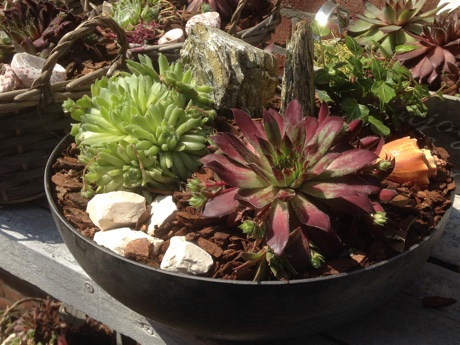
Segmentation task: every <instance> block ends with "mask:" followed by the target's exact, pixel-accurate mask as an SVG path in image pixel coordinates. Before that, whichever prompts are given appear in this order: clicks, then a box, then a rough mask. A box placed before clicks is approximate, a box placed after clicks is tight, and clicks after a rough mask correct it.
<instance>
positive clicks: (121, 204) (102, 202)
mask: <svg viewBox="0 0 460 345" xmlns="http://www.w3.org/2000/svg"><path fill="white" fill-rule="evenodd" d="M146 210H147V206H146V200H145V198H144V197H143V196H142V195H139V194H136V193H131V192H124V191H116V192H109V193H102V194H96V195H95V196H94V197H93V198H92V199H91V200H90V201H89V202H88V205H87V206H86V212H88V214H89V218H90V219H91V220H92V221H93V223H94V225H96V226H97V227H99V228H100V229H101V230H102V231H105V230H110V229H116V228H121V227H124V226H133V225H134V224H136V222H137V221H138V219H139V217H140V216H141V215H142V214H143V213H144V212H145V211H146Z"/></svg>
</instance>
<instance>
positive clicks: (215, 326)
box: [45, 137, 450, 340]
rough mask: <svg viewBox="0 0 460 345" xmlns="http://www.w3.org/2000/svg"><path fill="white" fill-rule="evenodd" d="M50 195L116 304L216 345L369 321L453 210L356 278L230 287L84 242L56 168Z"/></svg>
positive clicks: (56, 214)
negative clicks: (63, 200) (66, 207)
mask: <svg viewBox="0 0 460 345" xmlns="http://www.w3.org/2000/svg"><path fill="white" fill-rule="evenodd" d="M71 139H72V138H70V137H66V138H65V139H64V140H63V141H61V143H60V144H59V146H57V147H56V149H55V150H54V152H53V153H52V154H51V156H50V158H49V161H48V165H47V169H46V173H45V189H46V195H47V198H48V202H49V204H50V208H51V212H52V215H53V218H54V221H55V223H56V225H57V227H58V229H59V232H60V234H61V236H62V238H63V240H64V242H65V244H66V245H67V247H68V248H69V250H70V252H71V253H72V254H73V256H74V257H75V259H76V260H77V262H78V263H79V264H80V265H81V267H82V268H83V270H84V271H86V273H87V274H88V275H89V276H90V277H91V278H92V279H93V280H94V281H95V282H96V283H97V284H98V285H100V287H101V288H102V289H104V290H105V291H106V292H107V293H108V294H110V295H112V296H113V297H114V298H115V299H117V300H118V301H120V302H121V303H123V304H125V305H126V306H127V307H129V308H131V309H133V310H134V311H136V312H138V313H140V314H142V315H144V316H145V317H147V318H150V319H152V320H154V321H156V322H159V323H161V324H164V325H167V326H170V327H172V328H176V329H178V330H181V331H186V332H190V333H193V334H197V335H201V336H207V337H212V338H221V339H232V340H263V339H277V338H289V337H298V336H301V335H307V334H313V333H317V332H321V331H324V330H327V329H330V328H332V327H335V326H337V325H340V324H343V323H346V322H349V321H351V320H353V319H355V318H357V317H359V316H361V315H363V314H365V313H368V312H369V311H371V310H372V309H374V308H375V307H377V306H378V305H380V304H382V303H383V302H385V301H386V300H387V299H388V298H390V297H391V296H393V295H394V294H395V293H396V292H398V291H399V290H400V289H401V288H402V287H403V286H404V285H405V284H406V283H407V282H408V281H409V280H410V279H411V278H412V277H413V276H414V275H415V274H416V273H417V272H418V271H419V269H420V268H421V266H422V265H423V264H424V263H425V262H426V260H427V259H428V257H429V255H430V253H431V252H432V250H433V248H434V246H435V245H436V244H437V242H438V240H439V239H440V237H441V235H442V233H443V230H444V228H445V225H446V223H447V220H448V218H449V214H450V210H449V211H448V212H447V213H446V215H445V216H444V217H443V219H442V220H441V222H440V223H439V224H438V226H437V228H436V229H435V231H434V232H433V233H432V234H431V235H430V236H428V237H426V238H425V239H423V241H422V242H421V243H420V244H418V245H414V246H413V247H411V248H410V250H408V251H406V252H405V253H403V254H401V255H398V256H397V257H395V258H392V259H390V260H388V261H384V262H380V263H378V264H375V265H373V266H371V267H369V268H367V269H363V270H360V271H356V272H353V273H345V274H338V275H333V276H328V277H321V278H314V279H304V280H294V281H290V282H289V283H284V282H278V281H277V282H262V283H254V282H249V281H226V280H218V279H209V278H201V277H195V276H190V275H185V274H175V273H171V272H167V271H163V270H159V269H154V268H151V267H148V266H145V265H141V264H138V263H136V262H134V261H131V260H128V259H126V258H124V257H122V256H119V255H117V254H115V253H113V252H111V251H109V250H107V249H105V248H103V247H101V246H99V245H97V244H96V243H95V242H93V241H91V240H89V239H87V238H86V237H84V236H82V235H80V234H79V233H78V232H77V231H76V229H75V228H73V226H72V225H71V224H70V223H68V222H67V220H66V219H65V218H64V217H63V216H62V214H61V213H60V211H59V209H58V208H57V206H56V204H55V202H54V199H53V194H54V193H53V188H52V187H51V185H50V184H51V182H50V181H51V168H50V167H51V164H52V163H53V162H54V161H55V160H56V159H57V157H59V155H60V154H61V152H62V151H63V150H64V149H65V148H66V147H67V146H68V145H69V144H70V142H71Z"/></svg>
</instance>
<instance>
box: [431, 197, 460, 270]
mask: <svg viewBox="0 0 460 345" xmlns="http://www.w3.org/2000/svg"><path fill="white" fill-rule="evenodd" d="M432 257H434V258H435V259H438V260H440V261H442V262H445V263H446V264H448V266H449V267H450V268H451V269H453V270H456V271H457V272H460V196H459V195H456V196H455V201H454V208H453V209H452V211H451V214H450V220H449V223H447V226H446V229H445V231H444V234H443V236H442V240H441V241H440V242H439V244H438V245H437V246H436V248H435V250H434V251H433V254H432Z"/></svg>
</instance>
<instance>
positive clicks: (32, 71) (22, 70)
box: [11, 53, 67, 88]
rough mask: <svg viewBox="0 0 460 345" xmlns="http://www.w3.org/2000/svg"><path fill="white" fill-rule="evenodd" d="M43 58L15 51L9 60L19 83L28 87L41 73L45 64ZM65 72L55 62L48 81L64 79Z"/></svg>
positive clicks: (53, 81) (54, 81)
mask: <svg viewBox="0 0 460 345" xmlns="http://www.w3.org/2000/svg"><path fill="white" fill-rule="evenodd" d="M45 61H46V60H45V59H43V58H41V57H38V56H35V55H31V54H28V53H16V54H14V56H13V60H11V68H12V69H13V71H14V73H16V76H17V77H18V79H19V80H20V81H21V83H22V84H23V85H24V86H25V87H26V88H29V87H31V86H32V83H33V82H34V80H35V79H37V78H38V77H39V76H40V75H41V74H42V68H43V66H44V64H45ZM66 75H67V72H66V70H65V68H64V67H62V66H61V65H59V64H56V65H55V66H54V68H53V72H52V73H51V78H50V82H51V84H54V83H57V82H60V81H64V80H65V79H66Z"/></svg>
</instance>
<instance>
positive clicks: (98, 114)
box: [63, 56, 215, 194]
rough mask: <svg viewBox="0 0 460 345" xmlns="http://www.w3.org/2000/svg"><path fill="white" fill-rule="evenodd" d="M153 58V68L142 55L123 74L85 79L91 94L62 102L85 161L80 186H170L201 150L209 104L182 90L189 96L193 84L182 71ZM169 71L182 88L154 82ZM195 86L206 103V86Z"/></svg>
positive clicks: (195, 163) (193, 168) (183, 175)
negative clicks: (157, 65)
mask: <svg viewBox="0 0 460 345" xmlns="http://www.w3.org/2000/svg"><path fill="white" fill-rule="evenodd" d="M160 59H161V64H160V65H161V66H162V68H161V71H160V73H158V72H156V71H155V70H154V68H153V66H152V63H151V61H150V59H149V58H148V57H146V56H143V57H141V58H140V62H134V61H131V62H129V63H128V67H129V68H130V70H131V73H120V74H118V75H116V76H113V77H110V78H102V79H101V80H99V81H97V82H95V83H94V84H93V85H92V87H91V96H84V97H82V98H81V99H79V100H77V101H73V100H67V101H66V102H65V103H64V105H63V107H64V110H65V111H67V112H70V113H71V116H72V118H73V119H74V120H76V121H79V122H78V123H76V124H74V125H73V128H72V132H71V134H72V135H74V136H75V142H76V143H77V145H78V147H79V148H80V150H81V154H80V160H81V161H82V162H83V163H85V164H86V165H87V167H86V171H87V172H86V175H85V179H86V180H87V182H88V186H90V185H93V186H96V192H109V191H113V190H134V189H142V188H156V189H158V188H160V189H165V188H167V189H172V188H177V185H178V183H180V182H181V181H185V180H186V179H187V178H188V177H190V176H191V174H192V173H193V172H194V171H196V170H197V169H198V168H199V167H200V166H201V163H200V161H199V159H200V158H201V157H202V156H204V155H205V154H207V153H208V150H207V138H208V134H209V132H210V128H208V127H207V122H208V121H209V120H210V119H212V118H213V117H214V116H215V111H214V110H212V109H210V108H209V107H208V106H207V105H206V104H203V103H200V101H199V100H198V99H197V98H196V97H192V98H191V97H190V95H192V96H196V95H195V94H194V93H193V92H190V90H194V89H195V88H199V86H197V85H195V83H194V81H193V78H192V77H193V75H192V74H191V71H190V70H187V71H184V70H183V66H182V64H181V63H180V62H176V63H173V64H171V65H169V63H168V62H167V60H166V63H165V59H166V58H165V57H164V56H161V57H160ZM169 70H171V71H174V78H179V79H174V80H175V81H177V82H178V83H179V82H180V83H181V84H182V85H185V86H184V88H183V89H182V90H181V89H179V88H176V87H175V85H176V83H175V82H171V83H169V84H165V83H164V82H163V81H162V80H163V75H165V74H166V72H167V71H169ZM183 90H185V91H184V92H183ZM200 90H202V88H200ZM206 90H207V91H212V90H211V89H206ZM198 93H199V94H200V96H201V97H202V98H205V99H206V100H207V103H211V102H212V99H211V97H210V94H209V93H210V92H206V91H196V94H198ZM90 193H91V190H86V194H90Z"/></svg>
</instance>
